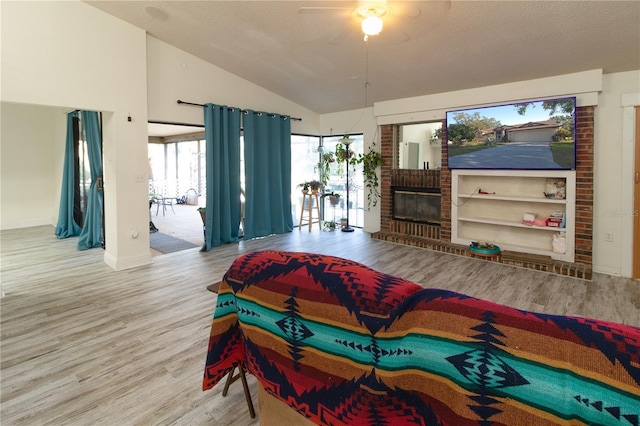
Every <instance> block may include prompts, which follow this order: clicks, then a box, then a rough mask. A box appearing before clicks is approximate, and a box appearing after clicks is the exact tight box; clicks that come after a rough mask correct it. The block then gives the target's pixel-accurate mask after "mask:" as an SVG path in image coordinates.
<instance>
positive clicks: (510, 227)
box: [451, 170, 576, 262]
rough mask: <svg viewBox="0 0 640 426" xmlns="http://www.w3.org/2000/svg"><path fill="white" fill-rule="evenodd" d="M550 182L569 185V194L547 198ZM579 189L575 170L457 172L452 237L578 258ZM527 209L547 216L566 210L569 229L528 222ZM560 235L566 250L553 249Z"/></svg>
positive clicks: (458, 240) (566, 258)
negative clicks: (577, 219) (526, 219)
mask: <svg viewBox="0 0 640 426" xmlns="http://www.w3.org/2000/svg"><path fill="white" fill-rule="evenodd" d="M551 180H554V181H557V182H560V185H561V186H562V185H564V188H563V190H564V198H562V194H560V197H559V198H546V197H545V192H548V184H549V182H550V181H551ZM575 188H576V177H575V171H570V170H453V171H452V181H451V194H452V200H451V241H452V242H453V243H456V244H465V245H468V244H470V243H471V242H472V241H482V242H492V243H494V244H496V245H498V246H500V248H501V249H502V250H510V251H517V252H523V253H530V254H535V255H547V256H550V257H551V258H553V259H558V260H563V261H566V262H573V261H574V251H575V193H576V191H575ZM481 192H485V193H481ZM526 213H530V214H533V215H536V216H537V217H539V218H542V219H546V218H547V217H549V216H550V215H551V214H552V213H564V216H565V227H564V228H558V227H550V226H535V225H528V224H524V223H523V218H524V215H525V214H526ZM555 234H562V235H564V238H565V247H566V250H565V252H564V253H559V252H556V251H554V250H553V237H554V235H555Z"/></svg>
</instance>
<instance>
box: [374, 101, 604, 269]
mask: <svg viewBox="0 0 640 426" xmlns="http://www.w3.org/2000/svg"><path fill="white" fill-rule="evenodd" d="M593 126H594V107H578V108H577V110H576V138H577V145H576V224H575V233H576V237H575V262H573V263H568V262H561V261H556V260H552V259H550V258H546V256H537V255H527V254H524V253H522V254H521V255H520V254H519V255H518V256H507V255H502V256H499V257H496V258H493V259H491V260H492V261H495V262H500V263H505V264H510V265H515V266H521V267H526V268H530V269H537V270H543V271H547V272H552V273H557V274H561V275H568V276H575V277H579V278H585V279H591V267H592V262H593V143H594V139H593V134H594V132H593ZM443 129H446V125H443ZM446 140H447V136H446V131H445V132H443V141H446ZM397 141H398V126H396V125H393V124H388V125H383V126H381V129H380V142H381V143H380V147H381V148H380V152H381V154H382V166H381V178H380V194H381V198H380V231H379V232H376V233H374V234H373V235H372V237H373V238H376V239H380V240H385V241H392V242H395V243H399V244H406V245H411V246H417V247H423V248H427V249H431V250H437V251H442V252H447V253H453V254H458V255H463V256H470V254H469V252H468V250H467V248H466V246H461V245H458V244H452V243H451V172H450V170H449V168H448V159H447V147H446V143H445V142H443V144H442V170H408V169H398V168H394V167H393V165H394V164H398V149H396V148H394V146H395V145H396V144H397ZM395 189H402V190H404V191H406V192H428V193H434V192H438V191H439V193H440V195H441V198H440V209H441V210H440V223H439V224H437V223H434V222H433V221H427V220H424V221H422V220H415V218H409V219H403V218H399V217H398V215H397V214H395V215H394V190H395Z"/></svg>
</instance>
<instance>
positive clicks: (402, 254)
mask: <svg viewBox="0 0 640 426" xmlns="http://www.w3.org/2000/svg"><path fill="white" fill-rule="evenodd" d="M154 213H155V212H154ZM53 232H54V228H53V227H48V226H45V227H35V228H27V229H20V230H10V231H3V232H2V233H1V234H0V238H1V244H2V246H1V250H0V255H1V256H0V261H1V274H2V275H1V279H2V287H3V289H4V291H5V292H6V293H7V295H6V297H4V298H3V299H2V300H1V302H0V309H1V341H0V344H1V347H0V354H1V364H0V378H1V381H2V383H1V395H0V403H1V406H0V423H1V424H2V425H3V426H8V425H63V424H64V425H158V424H162V425H168V424H176V425H179V424H182V425H234V426H236V425H257V424H258V420H257V419H256V420H251V419H250V418H249V417H248V410H247V407H246V405H245V401H244V397H243V394H242V386H241V385H240V383H235V384H234V385H232V387H231V390H230V394H229V395H228V396H227V397H226V398H223V397H222V396H221V394H220V393H221V390H222V389H221V388H222V385H218V386H217V387H216V388H215V389H213V390H212V391H208V392H203V391H202V390H201V380H202V374H203V365H204V361H205V354H206V350H207V341H208V333H209V326H210V322H211V316H212V314H213V310H214V304H215V295H214V294H212V293H210V292H208V291H207V290H206V286H207V285H209V284H211V283H213V282H216V281H219V280H220V279H221V277H222V275H223V274H224V272H225V271H226V269H227V268H228V267H229V265H230V264H231V262H232V261H233V260H234V259H235V258H236V257H237V256H238V255H239V254H241V253H244V252H247V251H251V250H257V249H265V248H277V249H284V250H295V251H309V252H316V253H325V254H332V255H336V256H341V257H346V258H350V259H353V260H356V261H360V262H363V263H365V264H367V265H369V266H371V267H373V268H375V269H378V270H380V271H384V272H387V273H391V274H395V275H399V276H402V277H404V278H407V279H409V280H412V281H415V282H418V283H420V284H422V285H424V286H428V287H437V288H447V289H451V290H454V291H459V292H462V293H466V294H468V295H472V296H476V297H481V298H485V299H488V300H492V301H495V302H499V303H503V304H506V305H510V306H514V307H516V308H520V309H527V310H533V311H538V312H546V313H553V314H573V315H582V316H589V317H595V318H599V319H604V320H611V321H616V322H621V323H627V324H632V325H636V326H640V282H639V281H635V280H630V279H622V278H616V277H611V276H603V275H598V274H596V275H595V277H594V280H593V281H583V280H579V279H575V278H568V277H561V276H556V275H550V274H547V273H543V272H537V271H531V270H525V269H518V268H514V267H510V266H505V265H499V264H494V263H489V262H483V261H481V260H477V259H470V258H464V257H458V256H452V255H448V254H444V253H439V252H432V251H428V250H424V249H419V248H414V247H405V246H400V245H395V244H392V243H388V242H384V241H378V240H372V239H371V238H369V236H368V234H366V233H364V232H362V231H360V230H356V232H354V233H342V232H320V231H318V230H317V229H314V230H313V231H312V232H307V230H306V229H305V230H303V231H301V232H300V231H298V230H297V229H295V230H294V232H292V233H290V234H286V235H280V236H273V237H269V238H264V239H259V240H254V241H248V242H242V243H240V244H232V245H226V246H224V247H221V248H218V249H215V250H213V251H211V252H209V253H200V252H199V251H198V250H199V249H198V248H195V249H191V250H186V251H182V252H177V253H172V254H167V255H162V256H155V257H154V258H153V259H154V263H153V264H152V265H149V266H144V267H140V268H135V269H132V270H127V271H118V272H116V271H113V270H112V269H110V268H109V267H108V266H107V265H105V264H104V263H103V261H102V258H103V251H102V250H100V249H94V250H88V251H77V250H76V249H75V245H76V241H75V239H69V240H58V239H56V237H55V236H54V235H53ZM250 385H251V386H252V389H253V392H254V403H255V405H256V408H257V399H256V396H255V392H256V389H255V381H254V379H253V378H252V377H250Z"/></svg>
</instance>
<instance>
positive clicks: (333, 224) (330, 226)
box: [323, 220, 337, 232]
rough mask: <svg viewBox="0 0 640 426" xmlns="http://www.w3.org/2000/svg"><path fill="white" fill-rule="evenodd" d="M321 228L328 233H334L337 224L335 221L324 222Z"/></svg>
mask: <svg viewBox="0 0 640 426" xmlns="http://www.w3.org/2000/svg"><path fill="white" fill-rule="evenodd" d="M323 226H324V229H325V231H329V232H331V231H335V230H336V228H337V224H336V221H335V220H325V221H324V224H323Z"/></svg>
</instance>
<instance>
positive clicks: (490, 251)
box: [469, 241, 500, 256]
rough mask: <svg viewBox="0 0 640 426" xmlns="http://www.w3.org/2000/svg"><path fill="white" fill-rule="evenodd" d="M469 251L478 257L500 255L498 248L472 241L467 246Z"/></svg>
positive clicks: (491, 244)
mask: <svg viewBox="0 0 640 426" xmlns="http://www.w3.org/2000/svg"><path fill="white" fill-rule="evenodd" d="M469 251H471V252H472V253H475V254H479V255H485V256H488V255H498V254H500V247H498V246H497V245H495V244H493V243H488V242H482V241H472V242H471V244H470V245H469Z"/></svg>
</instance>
